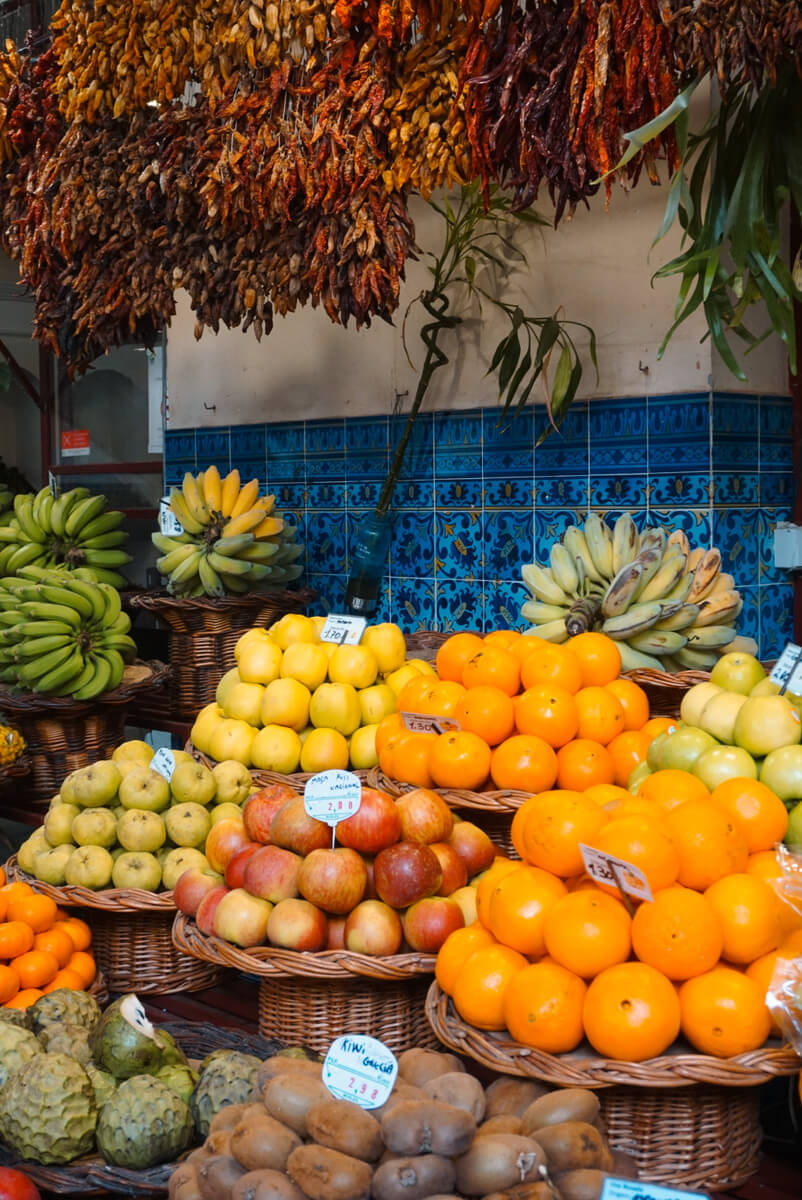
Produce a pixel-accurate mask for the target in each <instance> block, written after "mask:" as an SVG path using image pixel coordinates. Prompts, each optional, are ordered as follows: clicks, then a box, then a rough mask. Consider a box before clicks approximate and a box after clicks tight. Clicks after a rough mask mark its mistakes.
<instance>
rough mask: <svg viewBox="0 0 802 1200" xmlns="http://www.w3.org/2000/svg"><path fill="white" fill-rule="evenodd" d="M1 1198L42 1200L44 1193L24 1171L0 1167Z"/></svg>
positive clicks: (4, 1199)
mask: <svg viewBox="0 0 802 1200" xmlns="http://www.w3.org/2000/svg"><path fill="white" fill-rule="evenodd" d="M0 1200H42V1193H41V1192H40V1191H39V1189H38V1187H37V1186H36V1184H35V1183H33V1182H32V1181H31V1180H30V1179H29V1178H28V1176H27V1175H24V1174H23V1173H22V1171H15V1170H14V1169H13V1168H12V1167H0Z"/></svg>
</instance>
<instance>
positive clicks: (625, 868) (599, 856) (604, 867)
mask: <svg viewBox="0 0 802 1200" xmlns="http://www.w3.org/2000/svg"><path fill="white" fill-rule="evenodd" d="M579 849H580V851H581V853H582V858H583V860H584V863H585V870H586V871H587V873H588V875H590V877H591V879H593V880H595V882H596V883H607V884H611V885H612V886H613V887H617V888H620V890H621V891H622V892H625V893H626V895H627V896H632V897H633V898H634V899H635V900H647V901H649V902H651V900H652V890H651V888H650V887H649V881H648V880H647V878H646V876H645V875H644V874H643V871H641V870H640V868H638V867H636V866H634V865H633V864H632V863H630V862H627V860H626V859H625V858H616V856H615V855H614V854H605V853H604V852H603V851H602V850H596V849H595V848H594V847H593V846H583V845H582V843H581V842H580V843H579Z"/></svg>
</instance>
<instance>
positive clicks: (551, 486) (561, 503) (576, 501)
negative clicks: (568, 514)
mask: <svg viewBox="0 0 802 1200" xmlns="http://www.w3.org/2000/svg"><path fill="white" fill-rule="evenodd" d="M588 489H589V484H588V476H587V472H585V473H584V474H581V475H568V476H566V477H565V478H557V477H552V476H549V475H543V476H541V475H536V476H535V503H536V505H537V507H538V508H565V507H572V508H573V507H577V508H587V506H588Z"/></svg>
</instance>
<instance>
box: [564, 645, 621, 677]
mask: <svg viewBox="0 0 802 1200" xmlns="http://www.w3.org/2000/svg"><path fill="white" fill-rule="evenodd" d="M570 646H571V649H572V651H573V652H574V654H575V655H576V657H577V658H578V659H579V670H580V673H581V675H582V686H583V687H604V685H605V684H607V683H612V682H613V680H614V679H617V678H618V676H619V675H620V674H621V651H620V650H619V649H618V646H617V645H616V644H615V642H614V641H613V639H612V638H610V637H607V635H606V634H604V633H580V634H578V635H577V636H576V637H574V638H571V641H570Z"/></svg>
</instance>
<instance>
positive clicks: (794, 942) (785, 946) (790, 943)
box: [780, 929, 802, 956]
mask: <svg viewBox="0 0 802 1200" xmlns="http://www.w3.org/2000/svg"><path fill="white" fill-rule="evenodd" d="M780 949H781V950H793V951H794V952H795V953H796V954H798V955H800V956H802V929H796V930H794V931H793V933H787V934H786V935H785V937H784V938H783V942H782V946H781V947H780Z"/></svg>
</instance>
